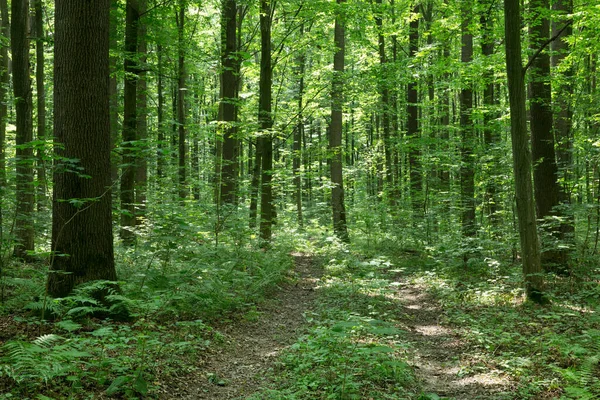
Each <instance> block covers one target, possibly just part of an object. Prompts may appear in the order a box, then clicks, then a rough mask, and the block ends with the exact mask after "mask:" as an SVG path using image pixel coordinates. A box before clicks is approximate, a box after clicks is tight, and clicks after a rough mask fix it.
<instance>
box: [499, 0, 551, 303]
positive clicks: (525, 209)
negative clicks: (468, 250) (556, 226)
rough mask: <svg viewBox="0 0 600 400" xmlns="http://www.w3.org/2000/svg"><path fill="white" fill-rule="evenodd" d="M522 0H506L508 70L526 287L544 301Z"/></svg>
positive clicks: (514, 162)
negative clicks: (523, 58)
mask: <svg viewBox="0 0 600 400" xmlns="http://www.w3.org/2000/svg"><path fill="white" fill-rule="evenodd" d="M519 2H520V0H505V1H504V19H505V27H504V31H505V38H506V72H507V76H508V93H509V101H510V125H511V138H512V151H513V168H514V175H515V194H516V200H517V217H518V221H519V237H520V242H521V258H522V262H523V274H524V277H525V291H526V294H527V297H528V299H530V300H533V301H535V302H543V301H544V295H543V291H544V287H543V279H542V276H541V273H542V266H541V258H540V244H539V240H538V235H537V228H536V226H537V223H536V218H535V203H534V201H533V188H532V187H531V153H530V150H529V140H528V137H527V113H526V110H525V103H526V98H525V73H524V71H523V64H522V63H521V10H520V4H519Z"/></svg>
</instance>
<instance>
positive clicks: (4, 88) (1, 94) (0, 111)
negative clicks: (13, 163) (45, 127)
mask: <svg viewBox="0 0 600 400" xmlns="http://www.w3.org/2000/svg"><path fill="white" fill-rule="evenodd" d="M0 19H1V21H0V34H1V35H2V36H4V37H6V38H8V37H9V34H10V21H9V16H8V0H0ZM8 47H9V45H8V44H6V43H3V44H0V240H4V239H5V238H4V230H3V223H4V216H3V212H4V199H5V198H6V194H5V191H6V184H7V182H6V120H7V118H8V106H7V103H6V102H7V100H8V84H9V79H10V75H9V73H8Z"/></svg>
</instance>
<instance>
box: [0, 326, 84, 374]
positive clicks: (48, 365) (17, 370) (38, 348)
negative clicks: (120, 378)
mask: <svg viewBox="0 0 600 400" xmlns="http://www.w3.org/2000/svg"><path fill="white" fill-rule="evenodd" d="M0 350H1V352H2V356H1V357H0V361H2V363H3V365H2V367H1V369H0V376H6V377H8V378H10V379H12V380H14V381H15V382H17V383H25V384H27V385H29V386H38V385H39V384H41V383H45V384H47V383H48V382H49V381H52V380H53V379H55V378H57V377H61V376H65V375H67V374H69V373H71V372H74V371H75V370H76V368H77V364H76V363H74V361H80V360H81V359H83V358H87V357H91V354H89V353H87V352H83V351H79V350H77V349H76V348H75V347H74V346H73V344H72V342H70V341H68V340H66V339H65V338H63V337H61V336H58V335H54V334H49V335H43V336H40V337H38V338H37V339H35V340H34V341H33V342H23V341H11V342H7V343H6V344H5V345H4V346H2V347H1V348H0Z"/></svg>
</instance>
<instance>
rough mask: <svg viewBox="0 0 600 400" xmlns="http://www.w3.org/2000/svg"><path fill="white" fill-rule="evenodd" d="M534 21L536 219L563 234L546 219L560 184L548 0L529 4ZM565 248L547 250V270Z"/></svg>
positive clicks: (531, 90)
mask: <svg viewBox="0 0 600 400" xmlns="http://www.w3.org/2000/svg"><path fill="white" fill-rule="evenodd" d="M529 8H530V18H531V22H530V25H529V37H530V40H529V42H530V52H531V54H532V55H531V56H530V57H531V58H530V62H529V64H530V68H529V72H530V80H529V93H528V94H529V104H530V106H529V108H530V110H529V114H530V121H529V124H530V127H531V153H532V157H533V188H534V193H535V204H536V214H537V218H538V219H539V220H541V221H542V223H543V226H544V227H545V231H546V232H547V233H548V234H550V235H554V236H560V234H559V229H558V228H557V227H553V226H552V224H548V222H547V221H545V222H544V219H546V218H549V217H551V216H553V215H556V213H557V210H556V206H558V203H559V201H558V198H559V192H560V185H559V184H558V180H557V179H558V169H557V165H556V154H555V152H554V132H553V130H552V126H553V121H552V119H553V112H552V91H551V87H550V55H549V54H548V52H547V51H542V50H543V49H544V46H546V44H547V41H548V38H549V37H550V20H549V19H548V17H547V16H546V13H547V12H548V0H532V1H531V2H530V3H529ZM563 259H564V251H559V250H557V249H551V250H545V251H543V253H542V263H543V266H544V268H545V269H547V270H552V269H556V268H553V267H552V265H556V264H561V263H562V261H563Z"/></svg>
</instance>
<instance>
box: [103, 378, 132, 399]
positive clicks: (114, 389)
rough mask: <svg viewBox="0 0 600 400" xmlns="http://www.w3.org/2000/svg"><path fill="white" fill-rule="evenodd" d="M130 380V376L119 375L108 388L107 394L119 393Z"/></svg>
mask: <svg viewBox="0 0 600 400" xmlns="http://www.w3.org/2000/svg"><path fill="white" fill-rule="evenodd" d="M129 381H131V377H130V376H119V377H117V378H116V379H115V380H114V381H112V383H111V384H110V386H109V387H108V389H106V394H107V395H109V396H112V395H113V394H117V393H119V392H120V391H121V390H122V389H121V388H122V387H123V386H124V385H125V384H126V383H127V382H129Z"/></svg>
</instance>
